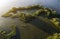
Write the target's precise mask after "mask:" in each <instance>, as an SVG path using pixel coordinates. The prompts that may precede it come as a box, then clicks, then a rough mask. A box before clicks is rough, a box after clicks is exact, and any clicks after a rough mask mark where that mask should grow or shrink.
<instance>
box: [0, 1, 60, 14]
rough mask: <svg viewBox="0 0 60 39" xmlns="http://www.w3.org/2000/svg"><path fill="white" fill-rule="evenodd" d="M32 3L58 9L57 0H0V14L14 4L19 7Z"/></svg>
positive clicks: (59, 8)
mask: <svg viewBox="0 0 60 39" xmlns="http://www.w3.org/2000/svg"><path fill="white" fill-rule="evenodd" d="M33 4H41V5H44V6H47V7H52V8H54V9H56V10H57V11H58V10H59V11H60V1H59V0H0V14H3V13H4V12H7V11H8V10H9V9H10V8H12V7H14V6H17V7H19V6H27V5H33Z"/></svg>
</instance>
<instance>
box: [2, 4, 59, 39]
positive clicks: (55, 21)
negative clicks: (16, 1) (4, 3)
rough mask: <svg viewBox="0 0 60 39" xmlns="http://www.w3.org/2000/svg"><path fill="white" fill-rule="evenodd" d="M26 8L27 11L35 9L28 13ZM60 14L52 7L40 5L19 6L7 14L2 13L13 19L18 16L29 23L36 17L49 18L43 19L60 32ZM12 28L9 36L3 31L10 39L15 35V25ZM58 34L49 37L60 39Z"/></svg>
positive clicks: (49, 38) (50, 38)
mask: <svg viewBox="0 0 60 39" xmlns="http://www.w3.org/2000/svg"><path fill="white" fill-rule="evenodd" d="M24 10H25V11H27V12H28V10H30V11H31V10H35V11H34V12H31V13H26V12H24ZM20 11H22V12H20ZM59 16H60V15H59V14H57V12H56V11H55V10H52V9H51V8H46V7H43V6H39V5H34V6H28V7H19V8H16V7H13V8H12V9H11V10H10V11H8V12H7V13H6V14H4V15H2V17H10V18H12V19H15V18H18V19H19V20H20V21H22V22H23V23H29V22H31V21H32V20H35V19H42V18H44V19H46V18H47V20H44V19H43V21H46V22H47V21H48V22H47V23H50V24H51V25H52V27H54V28H56V29H58V32H59V33H60V17H59ZM39 17H40V18H39ZM41 17H42V18H41ZM22 25H23V24H22ZM42 25H43V24H42ZM19 26H20V25H19ZM39 26H41V25H39ZM44 27H46V26H44ZM48 27H50V26H48ZM12 28H13V29H12V30H13V31H12V32H10V33H9V34H8V35H7V36H6V34H5V31H1V32H2V33H3V36H6V37H9V38H8V39H10V37H11V36H13V35H15V27H12ZM47 29H48V28H47ZM48 30H49V29H48ZM52 33H54V32H52ZM56 33H57V32H56ZM54 35H55V36H54ZM57 35H59V34H53V36H49V37H48V38H47V39H60V36H59V37H58V36H57ZM4 38H5V37H4ZM6 39H7V38H6Z"/></svg>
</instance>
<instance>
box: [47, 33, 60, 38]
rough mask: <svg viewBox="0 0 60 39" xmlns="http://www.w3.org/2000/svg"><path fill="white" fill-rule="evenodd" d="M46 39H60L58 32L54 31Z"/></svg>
mask: <svg viewBox="0 0 60 39" xmlns="http://www.w3.org/2000/svg"><path fill="white" fill-rule="evenodd" d="M47 39H60V33H54V34H53V35H52V36H49V37H48V38H47Z"/></svg>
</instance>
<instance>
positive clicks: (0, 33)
mask: <svg viewBox="0 0 60 39" xmlns="http://www.w3.org/2000/svg"><path fill="white" fill-rule="evenodd" d="M10 28H12V30H11V31H10V32H9V33H7V32H6V31H4V30H1V29H0V38H1V39H11V37H13V36H15V35H16V27H15V26H11V27H10Z"/></svg>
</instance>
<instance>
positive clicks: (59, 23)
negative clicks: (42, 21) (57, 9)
mask: <svg viewBox="0 0 60 39" xmlns="http://www.w3.org/2000/svg"><path fill="white" fill-rule="evenodd" d="M50 21H51V22H52V23H53V24H54V25H55V27H56V28H59V29H60V19H59V18H52V19H50Z"/></svg>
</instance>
